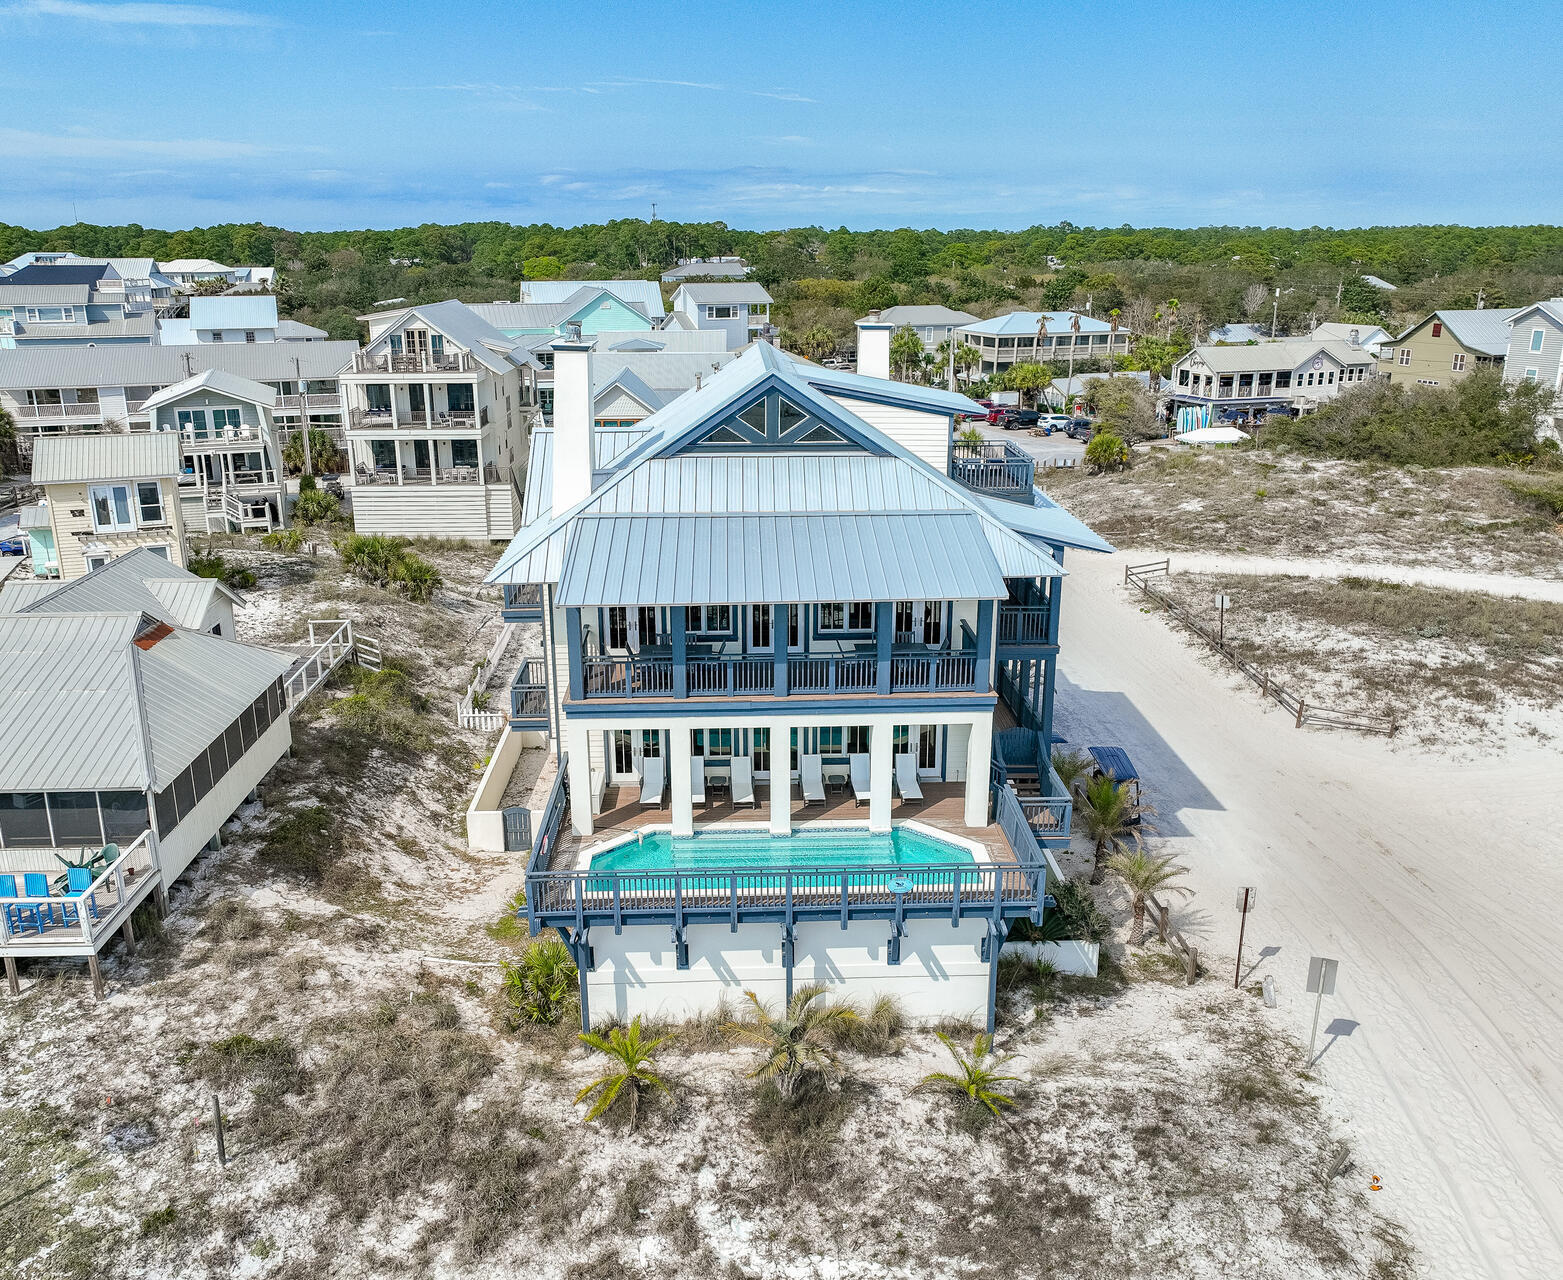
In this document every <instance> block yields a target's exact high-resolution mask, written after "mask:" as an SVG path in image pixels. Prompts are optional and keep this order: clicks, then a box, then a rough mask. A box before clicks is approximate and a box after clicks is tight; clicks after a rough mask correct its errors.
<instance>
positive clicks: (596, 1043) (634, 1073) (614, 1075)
mask: <svg viewBox="0 0 1563 1280" xmlns="http://www.w3.org/2000/svg"><path fill="white" fill-rule="evenodd" d="M672 1038H673V1037H672V1036H658V1037H657V1038H656V1039H654V1040H648V1039H646V1038H645V1036H644V1035H643V1034H642V1032H641V1029H640V1019H639V1018H638V1017H637V1018H636V1019H635V1020H634V1021H632V1022H631V1023H630V1025H629V1026H628V1027H614V1028H612V1029H611V1030H610V1031H609V1032H608V1034H607V1035H606V1036H603V1035H598V1034H597V1033H596V1032H595V1031H583V1032H581V1034H580V1041H581V1043H582V1044H584V1045H586V1046H587V1047H588V1048H589V1049H594V1050H596V1052H598V1053H601V1054H604V1055H606V1056H607V1057H608V1059H609V1060H610V1061H609V1067H608V1070H607V1071H606V1072H604V1073H603V1074H602V1075H600V1076H598V1077H597V1078H596V1079H595V1080H593V1081H592V1082H591V1083H590V1084H589V1085H587V1086H586V1087H585V1088H584V1089H582V1090H581V1091H580V1092H579V1093H578V1094H576V1095H575V1101H576V1102H577V1103H578V1104H579V1103H582V1102H585V1101H586V1100H587V1099H588V1098H590V1097H592V1095H593V1094H595V1095H596V1101H595V1102H593V1103H592V1106H591V1110H590V1111H588V1112H587V1113H586V1122H587V1123H590V1122H591V1121H593V1120H596V1119H597V1118H598V1117H599V1116H602V1115H605V1114H607V1112H608V1110H609V1108H611V1107H612V1106H613V1104H614V1103H615V1102H617V1101H618V1100H619V1099H620V1098H621V1097H627V1098H628V1099H629V1109H630V1115H629V1123H630V1129H631V1131H633V1130H634V1128H635V1125H636V1124H637V1123H638V1122H639V1120H640V1099H641V1095H642V1094H644V1093H646V1092H648V1091H651V1090H655V1091H657V1092H660V1093H671V1092H672V1090H671V1089H669V1088H668V1083H667V1081H666V1080H664V1079H663V1078H662V1077H661V1076H659V1075H658V1074H657V1073H656V1071H655V1069H654V1068H655V1065H656V1064H655V1063H654V1062H653V1061H652V1057H651V1055H652V1054H653V1053H655V1052H656V1050H657V1048H658V1046H659V1045H663V1044H666V1043H667V1042H668V1041H669V1040H671V1039H672Z"/></svg>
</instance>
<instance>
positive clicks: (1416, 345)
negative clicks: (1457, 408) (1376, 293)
mask: <svg viewBox="0 0 1563 1280" xmlns="http://www.w3.org/2000/svg"><path fill="white" fill-rule="evenodd" d="M1517 314H1519V313H1518V310H1517V309H1516V308H1513V307H1508V308H1504V307H1487V308H1484V309H1481V310H1476V311H1435V312H1433V314H1432V315H1430V316H1428V317H1427V318H1426V319H1424V320H1420V321H1418V322H1417V323H1416V324H1414V325H1412V326H1411V327H1410V328H1409V329H1407V330H1406V331H1405V332H1404V333H1402V334H1401V335H1400V336H1399V337H1397V338H1388V339H1385V340H1383V341H1382V342H1381V343H1380V344H1379V353H1378V371H1379V373H1380V374H1381V375H1382V376H1383V377H1384V378H1386V379H1388V381H1390V382H1391V383H1414V384H1417V385H1420V386H1424V387H1446V386H1448V385H1449V384H1450V383H1451V382H1458V381H1460V379H1461V378H1464V377H1466V376H1467V375H1468V374H1471V373H1474V372H1476V370H1478V369H1486V368H1493V367H1497V368H1499V369H1501V368H1502V367H1503V361H1504V357H1505V356H1506V355H1508V352H1509V322H1510V321H1511V320H1512V319H1513V318H1514V317H1515V316H1516V315H1517Z"/></svg>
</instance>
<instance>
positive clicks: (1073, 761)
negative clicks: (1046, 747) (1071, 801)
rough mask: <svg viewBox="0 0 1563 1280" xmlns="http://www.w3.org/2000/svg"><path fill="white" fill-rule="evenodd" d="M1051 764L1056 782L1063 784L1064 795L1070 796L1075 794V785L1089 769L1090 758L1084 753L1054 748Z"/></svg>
mask: <svg viewBox="0 0 1563 1280" xmlns="http://www.w3.org/2000/svg"><path fill="white" fill-rule="evenodd" d="M1052 763H1053V772H1054V773H1056V774H1057V775H1058V780H1059V781H1060V782H1062V783H1063V784H1064V794H1065V795H1068V796H1072V795H1074V793H1075V783H1076V782H1077V781H1079V779H1080V776H1081V775H1082V774H1083V773H1085V771H1086V770H1087V769H1089V768H1090V767H1091V757H1090V756H1089V755H1087V754H1086V753H1085V752H1084V751H1071V750H1069V749H1068V748H1067V747H1054V748H1053V761H1052Z"/></svg>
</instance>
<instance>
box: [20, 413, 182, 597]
mask: <svg viewBox="0 0 1563 1280" xmlns="http://www.w3.org/2000/svg"><path fill="white" fill-rule="evenodd" d="M179 472H180V456H179V438H178V437H177V436H176V435H174V434H173V433H171V432H158V433H142V434H140V435H124V434H109V435H56V436H43V437H41V438H40V439H39V441H38V444H37V448H36V449H35V450H34V453H33V483H34V484H36V485H38V486H39V487H40V488H41V489H42V490H43V495H44V500H45V501H46V502H47V504H48V510H49V525H50V532H51V534H52V540H53V545H54V549H55V554H56V558H57V560H58V563H59V567H60V577H61V578H63V579H66V580H69V579H72V578H79V577H81V576H82V575H83V574H85V573H89V572H91V571H92V570H93V569H96V568H98V567H99V566H101V565H105V564H107V563H108V562H109V561H110V560H112V559H114V558H115V557H116V556H121V555H124V554H125V553H126V552H129V551H133V550H135V549H136V548H137V547H148V548H150V549H151V550H152V551H153V552H155V553H156V554H158V555H160V556H163V557H165V558H166V559H167V560H168V561H169V563H170V564H175V565H178V566H180V567H181V568H182V567H183V566H184V564H185V525H184V515H183V512H182V511H181V509H180V503H179V484H178V476H179Z"/></svg>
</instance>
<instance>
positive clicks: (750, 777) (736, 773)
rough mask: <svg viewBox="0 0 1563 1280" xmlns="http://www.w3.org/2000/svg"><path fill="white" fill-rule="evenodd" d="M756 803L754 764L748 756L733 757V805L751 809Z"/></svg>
mask: <svg viewBox="0 0 1563 1280" xmlns="http://www.w3.org/2000/svg"><path fill="white" fill-rule="evenodd" d="M757 803H758V801H756V800H755V798H754V762H753V761H752V760H750V759H749V757H748V756H734V757H733V805H734V807H737V806H738V805H741V804H746V805H749V806H751V807H753V806H754V805H756V804H757Z"/></svg>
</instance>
